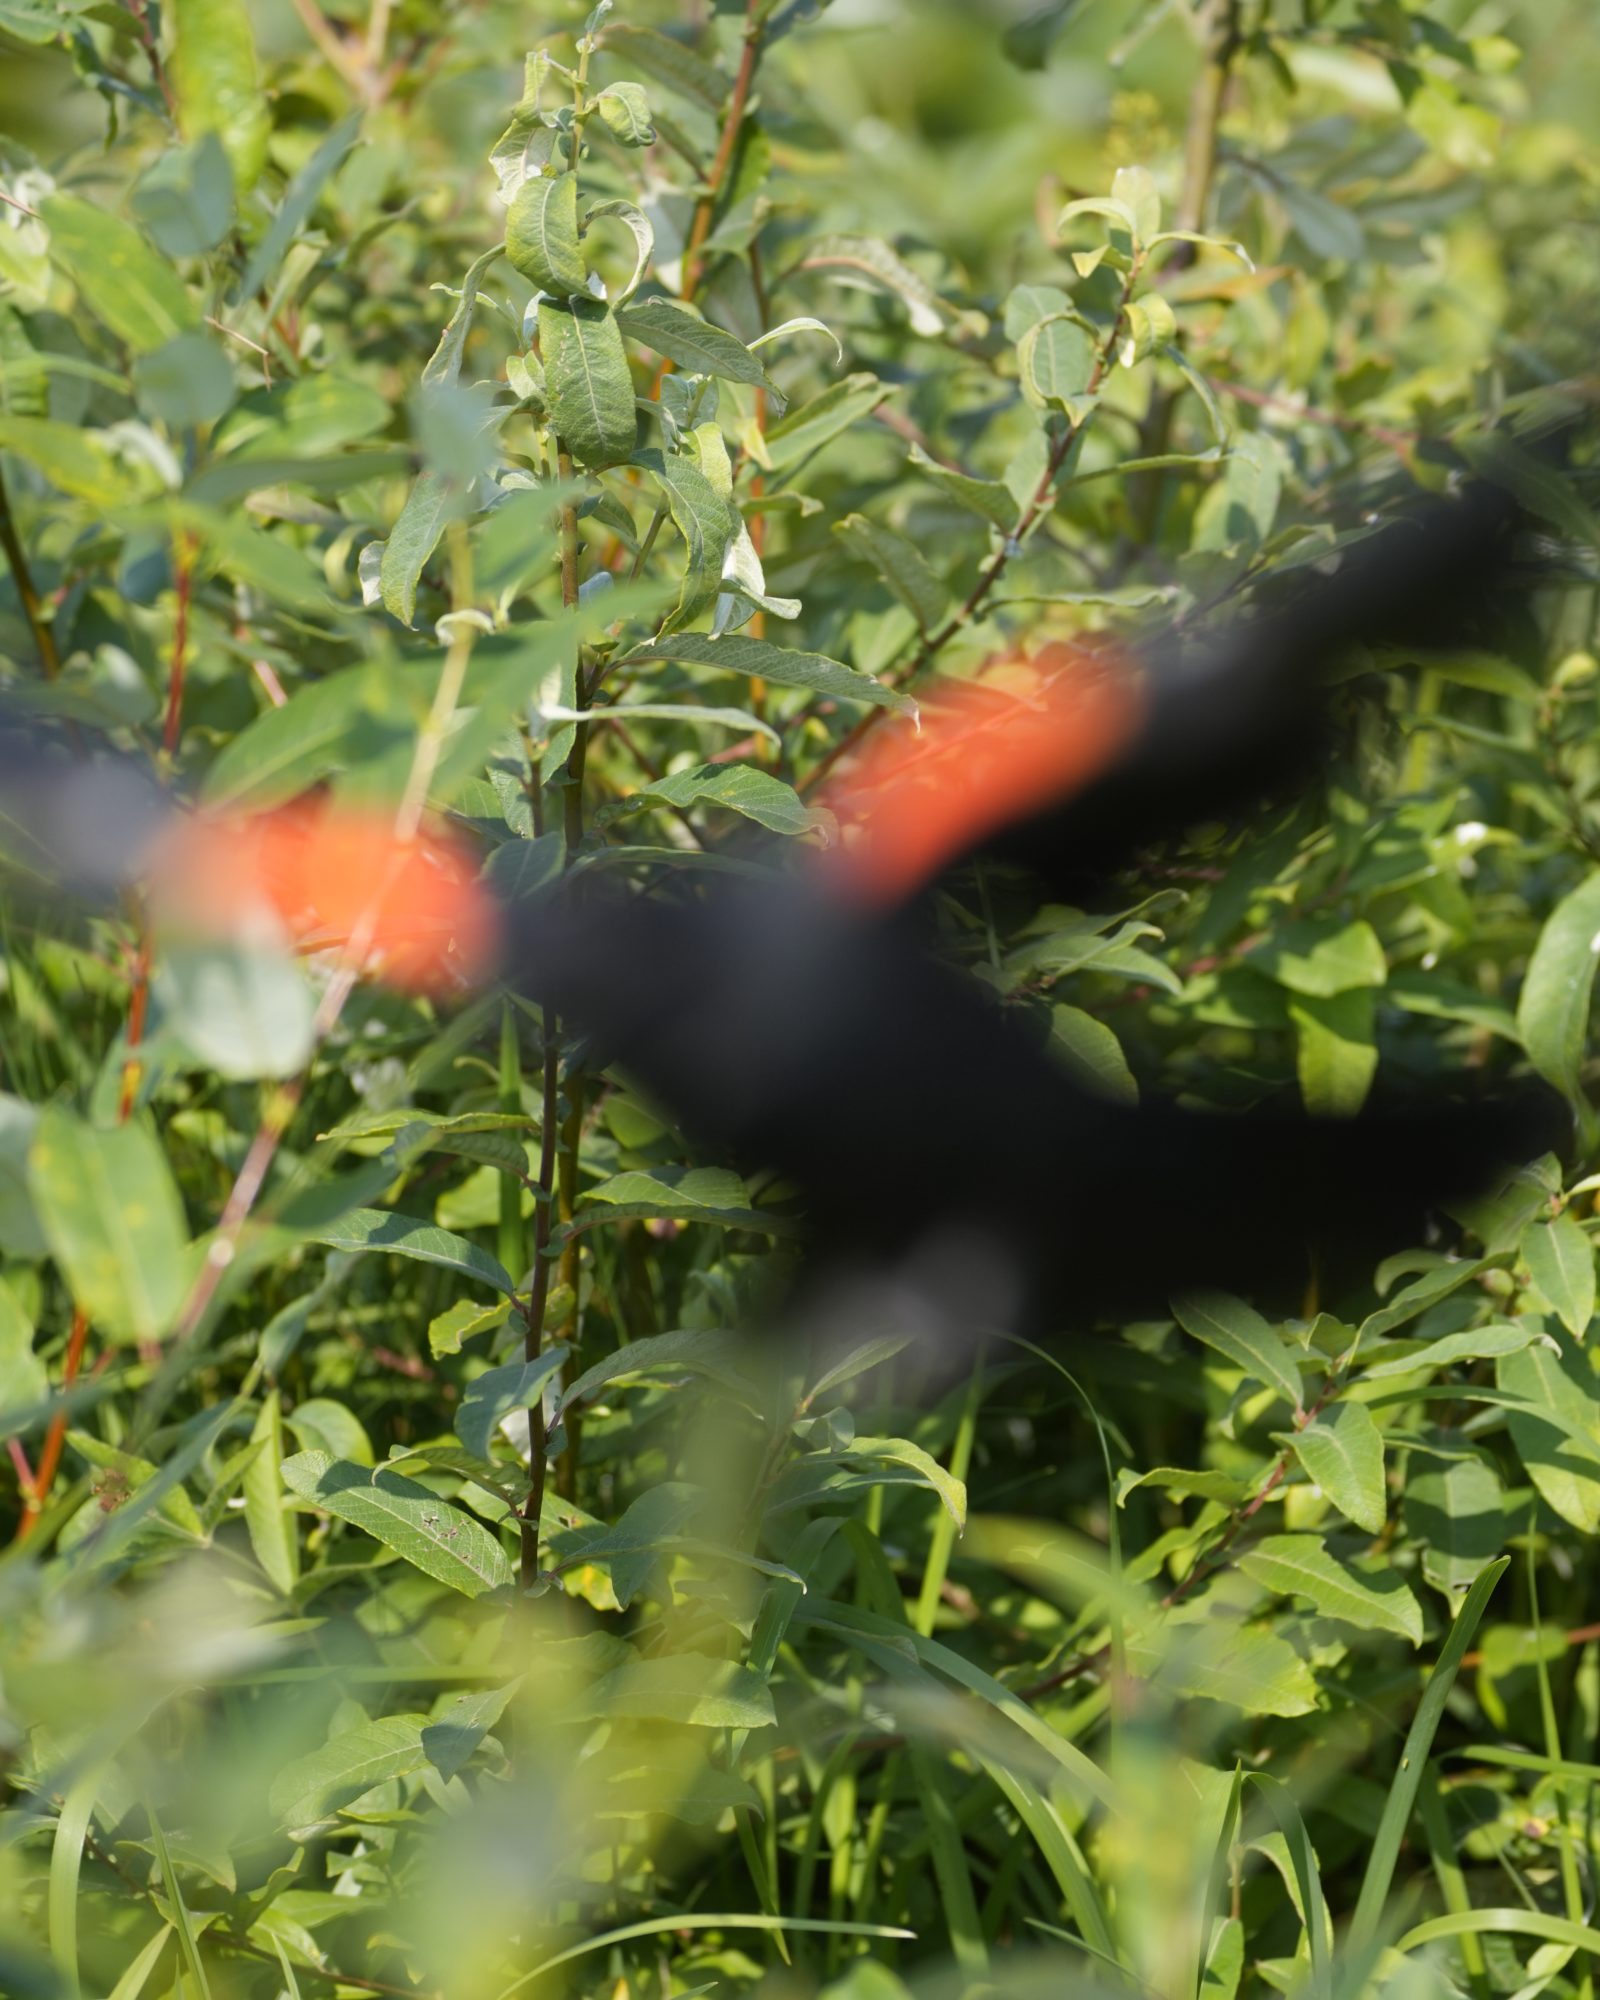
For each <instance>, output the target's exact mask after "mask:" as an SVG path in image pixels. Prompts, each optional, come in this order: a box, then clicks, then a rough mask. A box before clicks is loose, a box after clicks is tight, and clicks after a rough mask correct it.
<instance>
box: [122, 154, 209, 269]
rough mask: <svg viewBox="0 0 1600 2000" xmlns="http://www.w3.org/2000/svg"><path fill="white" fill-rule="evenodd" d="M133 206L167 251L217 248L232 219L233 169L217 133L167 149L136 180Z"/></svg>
mask: <svg viewBox="0 0 1600 2000" xmlns="http://www.w3.org/2000/svg"><path fill="white" fill-rule="evenodd" d="M132 206H133V212H134V214H135V215H136V216H138V218H139V220H140V222H142V223H143V224H144V226H145V228H146V230H148V231H149V233H150V235H151V237H152V238H153V239H154V240H155V243H156V246H157V248H158V249H160V250H163V251H165V253H166V254H167V256H169V257H199V256H202V255H204V253H205V252H206V251H207V250H215V249H216V247H217V245H218V244H219V243H220V242H221V241H222V239H223V237H224V236H226V235H227V233H228V224H229V223H230V222H231V221H232V220H233V169H232V167H231V166H230V165H229V163H228V155H227V153H226V152H225V151H224V150H223V145H222V141H221V140H220V139H219V138H218V137H217V135H216V133H215V132H206V133H204V134H203V135H202V136H201V137H200V138H199V139H197V140H196V141H195V143H194V144H193V145H192V146H173V147H171V148H169V149H168V151H166V152H165V153H162V154H161V155H160V156H159V158H157V159H156V161H155V162H154V163H153V164H152V165H151V166H149V167H147V168H146V169H145V171H144V172H143V173H142V174H141V175H140V177H139V179H138V181H137V182H136V183H135V185H134V190H133V196H132Z"/></svg>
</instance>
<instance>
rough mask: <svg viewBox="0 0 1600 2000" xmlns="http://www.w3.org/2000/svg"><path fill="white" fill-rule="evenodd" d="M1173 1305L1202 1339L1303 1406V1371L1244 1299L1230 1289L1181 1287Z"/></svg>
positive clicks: (1292, 1402) (1181, 1320)
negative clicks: (1193, 1289)
mask: <svg viewBox="0 0 1600 2000" xmlns="http://www.w3.org/2000/svg"><path fill="white" fill-rule="evenodd" d="M1172 1310H1173V1312H1174V1314H1175V1315H1176V1316H1177V1320H1178V1324H1179V1325H1180V1326H1181V1327H1183V1328H1184V1330H1185V1331H1186V1332H1188V1333H1192V1334H1193V1335H1194V1337H1195V1339H1196V1340H1199V1341H1203V1342H1204V1343H1205V1345H1206V1346H1207V1347H1211V1348H1215V1350H1216V1351H1217V1353H1218V1354H1221V1355H1223V1356H1224V1357H1225V1358H1226V1359H1227V1360H1229V1361H1231V1362H1232V1363H1233V1365H1234V1366H1235V1367H1236V1368H1241V1369H1243V1371H1244V1372H1245V1374H1246V1375H1249V1376H1251V1377H1253V1378H1254V1380H1256V1381H1257V1382H1262V1383H1265V1384H1266V1386H1267V1387H1268V1388H1269V1389H1276V1390H1277V1391H1278V1393H1279V1394H1280V1395H1281V1396H1282V1397H1283V1398H1284V1399H1285V1401H1286V1402H1288V1403H1289V1404H1290V1405H1291V1407H1292V1408H1294V1409H1296V1410H1298V1409H1299V1408H1300V1372H1299V1370H1298V1369H1297V1368H1296V1367H1295V1365H1294V1362H1293V1359H1292V1357H1291V1355H1290V1352H1289V1349H1288V1348H1287V1347H1286V1346H1285V1344H1284V1341H1283V1339H1282V1336H1281V1335H1279V1334H1277V1333H1274V1332H1273V1330H1272V1328H1271V1327H1270V1326H1268V1324H1267V1323H1266V1321H1265V1320H1264V1319H1263V1318H1262V1317H1261V1315H1260V1314H1259V1313H1257V1312H1254V1311H1252V1310H1251V1308H1250V1307H1249V1306H1247V1305H1246V1304H1245V1302H1244V1301H1243V1299H1236V1298H1232V1297H1230V1296H1229V1294H1228V1293H1226V1292H1213V1291H1192V1292H1181V1293H1179V1295H1178V1296H1177V1297H1176V1298H1175V1299H1174V1300H1173V1301H1172Z"/></svg>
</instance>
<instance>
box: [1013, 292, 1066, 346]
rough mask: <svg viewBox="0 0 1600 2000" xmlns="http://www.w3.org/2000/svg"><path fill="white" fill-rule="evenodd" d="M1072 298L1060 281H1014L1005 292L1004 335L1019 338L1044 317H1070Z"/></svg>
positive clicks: (1045, 318) (1015, 340) (1044, 318)
mask: <svg viewBox="0 0 1600 2000" xmlns="http://www.w3.org/2000/svg"><path fill="white" fill-rule="evenodd" d="M1072 312H1073V307H1072V300H1071V298H1070V297H1069V296H1068V294H1067V293H1065V292H1064V291H1062V289H1061V287H1060V286H1059V285H1014V286H1013V287H1012V289H1011V290H1010V291H1009V292H1008V293H1007V294H1006V303H1005V317H1004V324H1005V331H1006V339H1007V340H1009V341H1012V342H1017V341H1020V340H1021V339H1022V338H1023V336H1024V335H1025V334H1027V333H1030V332H1031V331H1032V330H1033V328H1034V327H1036V326H1038V325H1039V324H1040V323H1041V322H1042V321H1044V320H1047V319H1069V318H1071V317H1072Z"/></svg>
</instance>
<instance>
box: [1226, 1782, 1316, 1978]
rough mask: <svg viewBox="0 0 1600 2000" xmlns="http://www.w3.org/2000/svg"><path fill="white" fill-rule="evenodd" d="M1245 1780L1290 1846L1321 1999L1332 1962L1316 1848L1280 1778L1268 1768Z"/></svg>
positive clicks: (1312, 1966) (1290, 1855)
mask: <svg viewBox="0 0 1600 2000" xmlns="http://www.w3.org/2000/svg"><path fill="white" fill-rule="evenodd" d="M1244 1782H1245V1783H1246V1784H1247V1785H1254V1787H1255V1788H1256V1790H1257V1791H1258V1792H1259V1793H1260V1794H1261V1796H1262V1798H1264V1799H1265V1800H1266V1802H1267V1810H1268V1811H1269V1812H1270V1813H1271V1814H1272V1817H1273V1818H1274V1819H1275V1820H1276V1821H1277V1822H1278V1831H1279V1832H1280V1833H1281V1834H1282V1835H1283V1838H1284V1841H1285V1843H1286V1844H1287V1846H1288V1849H1289V1861H1290V1865H1291V1866H1292V1867H1293V1869H1294V1876H1295V1881H1296V1882H1297V1883H1298V1885H1299V1888H1300V1906H1301V1908H1302V1909H1303V1910H1304V1911H1305V1933H1306V1942H1307V1945H1308V1946H1309V1947H1310V1952H1311V1991H1312V1992H1313V1993H1314V1994H1316V1995H1317V1996H1318V2000H1322V1996H1325V1995H1326V1994H1327V1993H1328V1991H1329V1987H1330V1983H1331V1974H1332V1965H1331V1961H1330V1957H1329V1935H1328V1928H1329V1927H1328V1905H1327V1901H1326V1899H1325V1898H1324V1896H1323V1893H1322V1876H1321V1874H1320V1872H1319V1870H1318V1868H1317V1857H1316V1852H1315V1850H1314V1849H1313V1847H1312V1845H1311V1836H1310V1834H1309V1833H1307V1831H1306V1823H1305V1821H1304V1820H1303V1819H1302V1818H1301V1817H1300V1808H1299V1807H1298V1806H1297V1805H1296V1804H1295V1802H1294V1794H1293V1793H1292V1792H1291V1791H1290V1790H1289V1788H1288V1786H1287V1785H1285V1784H1283V1783H1282V1782H1281V1781H1280V1780H1279V1779H1277V1778H1273V1777H1269V1776H1268V1775H1267V1773H1266V1772H1265V1771H1249V1772H1246V1774H1245V1780H1244Z"/></svg>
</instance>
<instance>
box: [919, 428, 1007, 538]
mask: <svg viewBox="0 0 1600 2000" xmlns="http://www.w3.org/2000/svg"><path fill="white" fill-rule="evenodd" d="M907 458H908V463H909V464H911V465H913V466H915V467H916V469H917V471H918V472H920V473H922V474H923V476H924V477H925V478H927V479H930V480H932V482H933V483H934V485H935V486H937V487H939V488H940V489H941V490H942V491H943V492H945V493H948V494H949V495H950V497H951V499H952V500H955V501H958V502H959V503H960V504H961V505H962V506H963V507H965V508H966V509H967V510H968V512H969V513H973V514H976V515H978V516H979V517H980V519H982V520H985V521H992V522H993V523H994V525H995V526H996V527H997V528H1000V529H1002V530H1003V531H1004V532H1005V533H1006V534H1010V533H1011V531H1012V529H1013V528H1015V527H1016V525H1017V519H1018V508H1017V499H1016V495H1015V494H1014V493H1013V492H1012V491H1011V488H1010V487H1009V486H1007V485H1006V484H1005V483H1004V481H1003V480H999V479H974V478H972V477H971V476H970V474H968V473H965V472H957V471H956V470H955V469H954V468H953V467H951V466H948V465H941V464H940V463H939V461H938V460H937V459H935V458H930V457H929V456H928V454H927V453H926V452H925V451H924V450H923V448H922V446H921V445H919V444H914V445H913V446H912V447H911V450H910V452H909V453H908V455H907Z"/></svg>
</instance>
